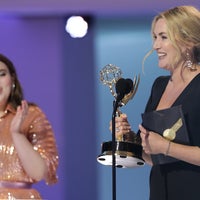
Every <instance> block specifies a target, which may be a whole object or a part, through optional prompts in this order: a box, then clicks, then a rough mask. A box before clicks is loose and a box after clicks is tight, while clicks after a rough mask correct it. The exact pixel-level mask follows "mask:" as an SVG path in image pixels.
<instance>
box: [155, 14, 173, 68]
mask: <svg viewBox="0 0 200 200" xmlns="http://www.w3.org/2000/svg"><path fill="white" fill-rule="evenodd" d="M153 38H154V42H153V49H154V50H155V51H156V52H157V54H158V65H159V67H160V68H163V69H167V70H170V71H172V70H173V69H174V67H176V66H173V65H174V60H175V58H176V55H177V50H176V48H175V47H174V46H173V44H172V42H171V40H170V39H169V37H168V35H167V25H166V22H165V20H164V19H162V18H160V19H158V21H157V22H156V23H155V26H154V29H153Z"/></svg>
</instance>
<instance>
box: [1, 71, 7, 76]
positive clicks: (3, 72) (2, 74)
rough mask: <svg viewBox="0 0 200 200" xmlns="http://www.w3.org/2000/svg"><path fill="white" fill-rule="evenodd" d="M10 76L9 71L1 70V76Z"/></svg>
mask: <svg viewBox="0 0 200 200" xmlns="http://www.w3.org/2000/svg"><path fill="white" fill-rule="evenodd" d="M7 74H8V71H7V70H4V69H0V76H6V75H7Z"/></svg>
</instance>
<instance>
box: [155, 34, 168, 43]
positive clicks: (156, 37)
mask: <svg viewBox="0 0 200 200" xmlns="http://www.w3.org/2000/svg"><path fill="white" fill-rule="evenodd" d="M157 39H161V40H162V41H163V40H167V39H168V37H167V35H166V34H165V33H159V34H158V35H156V34H153V40H154V41H155V40H157Z"/></svg>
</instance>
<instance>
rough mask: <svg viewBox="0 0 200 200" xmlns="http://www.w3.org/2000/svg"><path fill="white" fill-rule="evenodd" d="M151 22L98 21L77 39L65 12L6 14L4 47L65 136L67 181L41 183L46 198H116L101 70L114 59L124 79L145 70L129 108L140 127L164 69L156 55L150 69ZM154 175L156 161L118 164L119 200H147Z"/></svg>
mask: <svg viewBox="0 0 200 200" xmlns="http://www.w3.org/2000/svg"><path fill="white" fill-rule="evenodd" d="M91 17H92V16H91ZM150 21H151V17H150V16H147V17H146V18H136V17H130V18H123V17H120V18H96V19H95V18H94V20H92V21H91V22H92V23H91V26H90V30H89V33H88V35H87V36H86V37H85V38H82V39H72V38H70V37H69V36H68V35H67V33H65V30H64V25H65V18H64V17H61V16H58V17H57V16H51V17H39V16H38V17H34V16H33V17H16V16H1V17H0V23H1V32H0V44H1V45H0V52H1V53H3V54H5V55H7V56H8V57H10V59H11V60H12V61H13V62H14V64H15V65H16V67H17V71H18V74H19V78H20V80H21V82H22V85H23V88H24V92H25V98H26V99H27V100H29V101H34V102H36V103H37V104H38V105H39V106H40V107H41V108H42V109H43V111H44V112H45V113H46V115H47V117H48V118H49V120H50V122H51V123H52V126H53V128H54V131H55V137H56V139H57V145H58V150H59V156H60V165H59V169H58V176H59V182H58V183H57V184H56V185H53V186H46V185H45V183H44V182H43V181H42V182H41V183H39V184H37V185H36V186H35V187H36V188H37V189H38V190H39V191H40V192H41V194H42V196H43V197H44V199H48V200H54V199H58V200H110V199H112V172H111V167H107V166H103V165H101V164H99V163H98V162H97V161H96V158H97V156H98V154H99V153H100V151H101V146H100V145H101V143H102V142H103V141H108V140H111V134H110V132H109V130H108V127H109V121H110V119H111V113H112V102H113V97H112V95H111V94H110V91H109V89H108V87H107V86H104V85H102V84H101V82H100V81H99V71H100V70H101V69H102V68H103V67H104V66H105V65H106V64H108V63H112V64H115V65H117V66H119V67H120V68H121V69H122V71H123V76H124V78H132V79H133V78H134V76H135V75H138V74H140V76H141V83H140V85H139V88H138V92H137V94H136V96H135V97H134V99H133V100H132V101H130V102H129V103H128V104H127V105H126V106H125V107H122V109H121V110H122V111H123V112H125V113H127V115H128V116H129V120H130V123H131V125H132V128H133V129H134V130H137V128H138V124H139V123H140V122H141V113H142V112H143V110H144V107H145V103H146V101H147V98H148V95H149V93H150V88H151V85H152V82H153V79H154V78H155V77H156V76H157V75H159V74H161V73H164V72H162V71H161V70H160V69H158V67H157V61H156V57H155V55H152V57H150V58H148V59H147V61H146V64H145V69H144V71H145V74H143V73H142V59H143V56H144V55H145V53H146V52H147V51H148V50H149V49H150V48H151V36H150ZM30 162H31V158H30ZM148 179H149V167H148V166H144V167H141V168H137V169H117V200H124V199H126V200H129V199H131V200H133V199H137V200H143V199H147V197H148V192H149V191H148Z"/></svg>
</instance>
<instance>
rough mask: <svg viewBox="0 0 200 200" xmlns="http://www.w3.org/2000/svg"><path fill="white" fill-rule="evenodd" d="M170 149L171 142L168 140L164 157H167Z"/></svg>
mask: <svg viewBox="0 0 200 200" xmlns="http://www.w3.org/2000/svg"><path fill="white" fill-rule="evenodd" d="M170 147H171V141H170V140H169V141H168V143H167V148H166V150H165V153H164V154H165V156H168V155H169V151H170Z"/></svg>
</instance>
